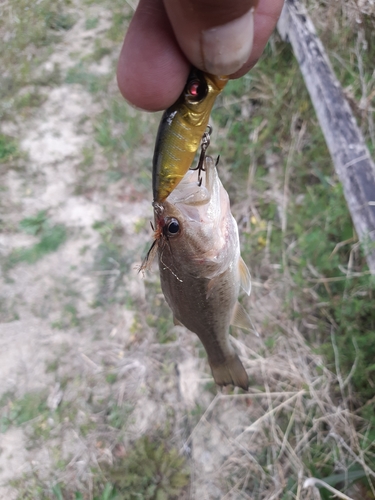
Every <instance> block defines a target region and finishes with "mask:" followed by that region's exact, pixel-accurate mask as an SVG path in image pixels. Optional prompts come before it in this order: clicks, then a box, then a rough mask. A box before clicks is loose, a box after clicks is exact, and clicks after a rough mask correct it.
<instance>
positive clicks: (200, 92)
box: [152, 68, 228, 203]
mask: <svg viewBox="0 0 375 500" xmlns="http://www.w3.org/2000/svg"><path fill="white" fill-rule="evenodd" d="M227 81H228V77H226V76H214V75H209V74H207V73H204V72H203V71H200V70H198V69H196V68H193V69H192V71H191V72H190V75H189V78H188V81H187V83H186V85H185V88H184V91H183V92H182V94H181V95H180V97H179V98H178V100H177V101H176V102H175V103H174V104H173V105H172V106H171V107H170V108H168V109H167V110H166V111H165V112H164V114H163V116H162V119H161V122H160V125H159V130H158V134H157V137H156V143H155V150H154V157H153V169H152V189H153V197H154V202H156V203H162V202H164V201H165V200H166V198H167V197H168V195H169V194H170V193H171V192H172V191H173V190H174V189H175V187H176V186H177V185H178V184H179V182H180V181H181V180H182V179H183V177H184V176H185V174H186V172H187V171H188V170H189V168H190V166H191V164H192V162H193V160H194V156H195V153H196V152H197V150H198V147H199V144H200V141H201V138H202V136H203V134H204V132H205V130H206V127H207V125H208V120H209V118H210V114H211V110H212V107H213V105H214V102H215V99H216V97H217V96H218V95H219V94H220V92H221V91H222V90H223V88H224V87H225V84H226V83H227Z"/></svg>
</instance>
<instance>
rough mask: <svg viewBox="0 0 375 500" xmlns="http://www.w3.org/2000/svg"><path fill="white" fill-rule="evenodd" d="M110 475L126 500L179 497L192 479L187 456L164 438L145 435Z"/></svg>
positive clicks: (112, 481)
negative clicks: (187, 465) (167, 443)
mask: <svg viewBox="0 0 375 500" xmlns="http://www.w3.org/2000/svg"><path fill="white" fill-rule="evenodd" d="M107 476H108V478H109V479H110V481H111V483H112V484H113V486H114V489H115V491H116V493H117V494H118V496H119V498H121V499H123V500H133V499H134V500H136V499H138V498H142V499H144V500H148V499H150V500H151V499H155V500H164V499H165V500H167V499H173V498H179V496H180V495H181V494H182V492H183V490H184V489H185V487H186V486H187V484H188V482H189V473H188V470H187V467H186V461H185V458H183V457H181V456H179V454H178V452H177V450H176V449H174V448H169V447H168V446H167V445H166V444H165V442H163V441H159V440H156V441H153V440H151V439H150V438H149V437H147V436H146V437H142V438H140V439H139V440H138V441H136V442H135V443H134V445H133V449H132V450H131V451H130V452H129V453H128V454H127V456H126V457H125V458H124V459H123V460H122V461H121V462H119V463H117V464H115V466H114V467H113V468H112V469H110V470H108V472H107Z"/></svg>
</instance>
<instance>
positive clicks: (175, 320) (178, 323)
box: [173, 316, 184, 326]
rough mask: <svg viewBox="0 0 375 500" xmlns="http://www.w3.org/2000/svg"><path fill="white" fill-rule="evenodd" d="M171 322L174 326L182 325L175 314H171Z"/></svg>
mask: <svg viewBox="0 0 375 500" xmlns="http://www.w3.org/2000/svg"><path fill="white" fill-rule="evenodd" d="M173 324H174V325H175V326H184V325H183V324H182V323H181V321H178V319H177V318H176V316H173Z"/></svg>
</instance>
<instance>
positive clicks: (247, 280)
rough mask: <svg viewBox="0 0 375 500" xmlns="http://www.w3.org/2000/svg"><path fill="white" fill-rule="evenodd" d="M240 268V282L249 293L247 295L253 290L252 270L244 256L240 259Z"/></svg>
mask: <svg viewBox="0 0 375 500" xmlns="http://www.w3.org/2000/svg"><path fill="white" fill-rule="evenodd" d="M238 270H239V272H240V283H241V287H242V289H243V291H244V292H245V293H247V295H250V292H251V275H250V271H249V269H248V267H247V265H246V264H245V262H244V260H243V258H242V257H240V259H239V261H238Z"/></svg>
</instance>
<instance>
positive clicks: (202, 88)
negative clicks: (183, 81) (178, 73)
mask: <svg viewBox="0 0 375 500" xmlns="http://www.w3.org/2000/svg"><path fill="white" fill-rule="evenodd" d="M207 91H208V87H207V84H206V82H205V81H204V80H196V79H194V80H191V81H190V82H188V84H187V85H186V92H185V93H186V97H188V98H189V100H190V101H193V102H199V101H201V100H202V99H204V98H205V97H206V95H207Z"/></svg>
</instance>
